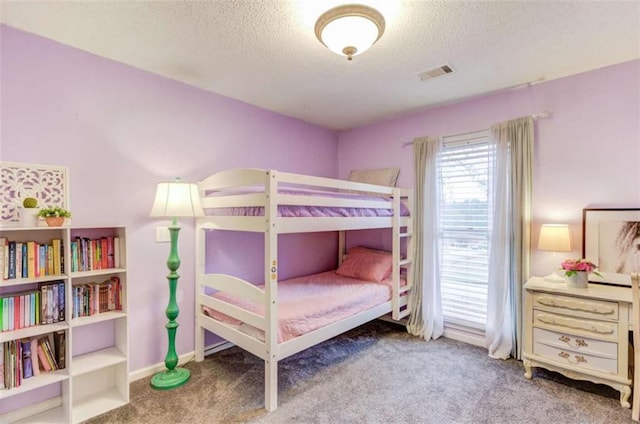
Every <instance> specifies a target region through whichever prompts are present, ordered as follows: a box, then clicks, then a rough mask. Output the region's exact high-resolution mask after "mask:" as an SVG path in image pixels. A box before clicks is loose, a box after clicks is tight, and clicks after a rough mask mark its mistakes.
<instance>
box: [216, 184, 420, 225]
mask: <svg viewBox="0 0 640 424" xmlns="http://www.w3.org/2000/svg"><path fill="white" fill-rule="evenodd" d="M261 191H262V189H256V190H243V191H241V192H231V193H233V194H249V193H257V192H261ZM227 193H229V192H227ZM278 193H280V194H293V195H297V196H322V197H333V198H343V199H358V200H374V201H378V202H380V201H382V202H387V203H388V204H389V206H388V208H345V207H327V206H304V205H279V206H278V216H281V217H288V218H301V217H375V216H382V217H385V216H393V207H392V204H391V200H390V199H388V198H384V197H377V196H372V195H366V194H356V193H343V192H335V191H318V190H306V189H300V188H293V187H292V188H286V189H279V190H278ZM207 214H208V215H213V216H263V215H264V208H263V207H262V206H249V207H235V208H232V207H230V208H211V209H208V210H207ZM400 215H401V216H409V209H408V208H407V206H406V205H405V204H404V203H401V204H400Z"/></svg>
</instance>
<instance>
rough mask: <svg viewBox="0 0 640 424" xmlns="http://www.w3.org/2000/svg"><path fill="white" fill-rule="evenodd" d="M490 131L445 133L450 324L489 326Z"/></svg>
mask: <svg viewBox="0 0 640 424" xmlns="http://www.w3.org/2000/svg"><path fill="white" fill-rule="evenodd" d="M488 137H489V133H488V131H481V132H476V133H470V134H464V135H459V136H452V137H445V138H444V140H443V142H444V143H443V144H444V145H443V149H442V151H441V152H440V154H439V156H438V175H439V177H440V182H441V196H440V201H439V203H440V223H439V226H440V228H439V236H440V246H441V247H440V261H441V262H440V270H441V291H442V312H443V316H444V321H445V324H447V325H450V324H453V325H454V326H462V327H463V328H467V329H474V330H481V331H482V332H483V331H484V329H485V323H486V316H487V287H488V276H489V209H488V187H487V184H488V182H489V179H488V176H489V145H488Z"/></svg>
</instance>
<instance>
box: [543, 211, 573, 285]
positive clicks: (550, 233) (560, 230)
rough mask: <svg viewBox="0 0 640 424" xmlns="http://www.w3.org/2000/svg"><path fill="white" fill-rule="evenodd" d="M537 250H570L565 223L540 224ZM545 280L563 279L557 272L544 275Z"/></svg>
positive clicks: (568, 234) (560, 281) (560, 280)
mask: <svg viewBox="0 0 640 424" xmlns="http://www.w3.org/2000/svg"><path fill="white" fill-rule="evenodd" d="M538 250H546V251H550V252H554V255H555V252H571V233H570V231H569V226H568V225H567V224H542V227H540V237H539V238H538ZM544 279H545V280H546V281H551V282H554V283H562V282H564V279H563V278H562V277H561V276H559V275H558V274H557V273H555V272H552V273H551V274H549V275H547V276H546V277H544Z"/></svg>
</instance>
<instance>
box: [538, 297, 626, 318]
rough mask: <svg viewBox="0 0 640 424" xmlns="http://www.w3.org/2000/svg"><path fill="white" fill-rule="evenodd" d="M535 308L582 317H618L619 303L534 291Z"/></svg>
mask: <svg viewBox="0 0 640 424" xmlns="http://www.w3.org/2000/svg"><path fill="white" fill-rule="evenodd" d="M533 308H534V309H544V310H546V311H550V312H557V313H560V314H564V315H572V316H576V317H582V318H594V319H606V320H617V319H618V303H616V302H607V301H602V300H594V299H584V298H581V297H572V296H562V295H557V294H549V293H534V294H533Z"/></svg>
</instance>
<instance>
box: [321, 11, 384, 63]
mask: <svg viewBox="0 0 640 424" xmlns="http://www.w3.org/2000/svg"><path fill="white" fill-rule="evenodd" d="M321 39H322V42H323V43H324V45H325V46H327V47H328V48H329V50H331V51H332V52H335V53H337V54H340V55H343V56H346V54H345V53H344V49H345V48H346V47H355V48H356V52H355V53H354V54H353V55H354V56H356V55H359V54H360V53H363V52H364V51H366V50H367V49H369V47H371V46H372V45H373V43H375V42H376V40H377V39H378V27H377V26H376V24H374V23H373V22H372V21H371V20H369V19H367V18H365V17H363V16H345V17H341V18H338V19H334V20H333V21H331V22H329V23H328V24H327V25H326V26H325V27H324V28H323V29H322V33H321Z"/></svg>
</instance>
